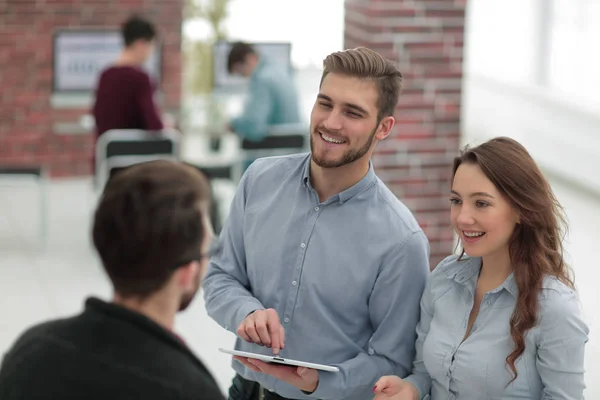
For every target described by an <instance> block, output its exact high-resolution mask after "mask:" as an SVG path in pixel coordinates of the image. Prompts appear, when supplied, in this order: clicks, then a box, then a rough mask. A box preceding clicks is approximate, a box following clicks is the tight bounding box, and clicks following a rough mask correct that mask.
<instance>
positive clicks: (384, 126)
mask: <svg viewBox="0 0 600 400" xmlns="http://www.w3.org/2000/svg"><path fill="white" fill-rule="evenodd" d="M395 123H396V120H395V119H394V117H384V118H383V119H382V120H381V122H379V126H378V127H377V132H376V133H375V137H376V138H377V140H383V139H385V138H386V137H388V136H389V135H390V133H392V128H393V127H394V124H395Z"/></svg>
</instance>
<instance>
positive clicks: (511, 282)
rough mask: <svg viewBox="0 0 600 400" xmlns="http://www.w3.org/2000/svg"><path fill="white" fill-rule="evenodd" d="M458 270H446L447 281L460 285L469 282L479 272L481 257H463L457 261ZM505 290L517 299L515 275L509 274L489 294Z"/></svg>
mask: <svg viewBox="0 0 600 400" xmlns="http://www.w3.org/2000/svg"><path fill="white" fill-rule="evenodd" d="M459 263H461V264H460V267H459V268H449V269H447V270H446V275H447V276H448V278H449V279H452V280H454V281H456V282H458V283H460V284H463V285H464V284H465V283H467V282H469V281H470V280H471V279H472V278H473V277H474V276H476V275H478V274H479V271H480V270H481V264H482V259H481V257H467V256H465V258H464V260H463V261H459ZM503 289H504V290H506V291H507V292H509V293H510V294H511V295H512V296H513V297H515V298H516V297H517V296H518V294H519V291H518V288H517V283H516V282H515V275H514V273H512V272H511V274H510V275H509V276H508V277H507V278H506V279H505V280H504V282H502V284H501V285H500V286H498V287H497V288H496V289H494V290H492V291H491V292H490V293H497V292H500V291H501V290H503Z"/></svg>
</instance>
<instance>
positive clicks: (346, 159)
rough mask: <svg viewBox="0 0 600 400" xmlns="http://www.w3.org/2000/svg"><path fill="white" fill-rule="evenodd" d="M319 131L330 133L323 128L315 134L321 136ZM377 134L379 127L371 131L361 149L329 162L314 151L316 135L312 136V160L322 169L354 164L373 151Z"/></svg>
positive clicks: (348, 151) (355, 149) (351, 150)
mask: <svg viewBox="0 0 600 400" xmlns="http://www.w3.org/2000/svg"><path fill="white" fill-rule="evenodd" d="M319 131H322V132H324V133H326V134H327V133H328V131H327V130H326V129H324V128H322V127H321V128H318V129H316V130H315V134H316V135H319V136H320V134H319ZM376 132H377V126H376V127H375V128H374V129H373V130H372V131H371V133H370V134H369V138H368V139H367V142H366V143H365V144H364V145H363V146H361V147H359V148H354V149H348V150H346V151H345V152H344V154H342V157H341V158H339V159H338V160H328V159H326V158H325V157H321V156H319V155H318V154H315V151H314V141H315V135H314V134H313V135H310V152H311V157H312V160H313V161H314V162H315V164H317V165H318V166H319V167H321V168H338V167H342V166H344V165H346V164H350V163H353V162H354V161H356V160H358V159H360V158H362V157H363V156H364V155H365V154H367V153H368V151H369V150H370V149H371V145H372V144H373V140H375V133H376Z"/></svg>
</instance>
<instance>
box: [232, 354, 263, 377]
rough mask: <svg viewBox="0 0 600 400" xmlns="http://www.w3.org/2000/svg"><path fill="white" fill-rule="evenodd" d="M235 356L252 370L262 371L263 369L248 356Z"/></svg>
mask: <svg viewBox="0 0 600 400" xmlns="http://www.w3.org/2000/svg"><path fill="white" fill-rule="evenodd" d="M233 358H235V359H236V360H237V361H239V362H241V363H242V364H243V365H244V366H245V367H247V368H249V369H251V370H252V371H254V372H259V373H262V371H261V370H260V369H259V368H258V367H257V366H256V365H254V364H252V363H251V362H250V360H249V359H248V358H245V357H239V356H235V357H233Z"/></svg>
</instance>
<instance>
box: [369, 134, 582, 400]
mask: <svg viewBox="0 0 600 400" xmlns="http://www.w3.org/2000/svg"><path fill="white" fill-rule="evenodd" d="M450 204H451V206H450V219H451V224H452V227H453V228H454V230H455V231H456V233H457V235H458V237H459V240H460V244H461V245H462V252H461V255H460V256H455V255H452V256H449V257H447V258H446V259H445V260H443V261H442V262H441V263H440V264H439V265H438V266H437V267H436V268H435V270H434V271H433V273H432V275H431V277H430V279H429V282H428V283H427V286H426V288H425V292H424V294H423V298H422V300H421V320H420V322H419V325H418V328H417V333H418V339H417V344H416V349H417V356H416V360H415V362H414V366H413V371H412V374H411V375H410V376H409V377H407V378H406V379H404V380H403V379H400V378H399V377H397V376H386V377H383V378H381V379H380V380H379V381H378V382H377V384H376V386H375V392H376V397H375V400H385V399H389V400H424V399H431V400H442V399H444V400H445V399H449V398H452V399H456V400H471V399H503V400H517V399H531V400H546V399H547V400H550V399H553V400H559V399H560V400H581V399H583V391H584V388H585V383H584V353H585V344H586V342H587V340H588V332H589V331H588V327H587V325H586V323H585V322H584V321H583V319H582V315H581V310H580V304H579V298H578V295H577V293H576V292H575V285H574V282H573V280H572V276H571V271H570V268H569V267H568V266H567V264H566V263H565V260H564V258H563V244H562V239H563V236H564V235H563V234H562V228H566V226H565V224H564V220H563V216H562V209H561V206H560V204H559V203H558V200H557V199H556V197H555V196H554V194H553V193H552V189H551V187H550V184H549V183H548V181H547V180H546V179H545V178H544V176H543V174H542V172H541V171H540V169H539V168H538V166H537V165H536V163H535V161H534V160H533V159H532V158H531V156H530V155H529V153H528V152H527V150H526V149H525V148H524V147H523V146H521V145H520V144H519V143H518V142H516V141H515V140H513V139H509V138H502V137H501V138H495V139H492V140H490V141H488V142H486V143H483V144H482V145H480V146H477V147H474V148H468V147H467V148H466V149H465V150H464V151H463V153H462V154H461V155H460V156H459V157H457V158H456V159H455V161H454V169H453V177H452V190H451V191H450Z"/></svg>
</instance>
